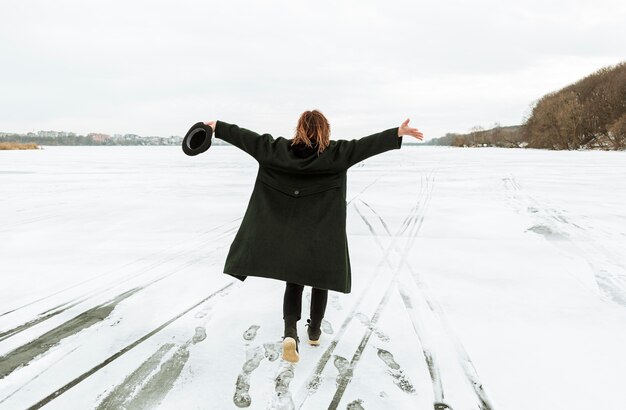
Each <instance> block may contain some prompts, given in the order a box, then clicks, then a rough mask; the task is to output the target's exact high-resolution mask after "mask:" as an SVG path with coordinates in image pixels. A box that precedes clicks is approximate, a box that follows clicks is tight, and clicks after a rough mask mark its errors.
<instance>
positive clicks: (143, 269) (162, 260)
mask: <svg viewBox="0 0 626 410" xmlns="http://www.w3.org/2000/svg"><path fill="white" fill-rule="evenodd" d="M240 219H242V217H239V218H236V219H233V220H231V221H228V222H225V223H223V224H221V225H218V226H215V227H213V228H211V229H209V230H208V231H205V232H203V233H201V234H200V235H199V236H198V237H199V238H201V237H203V236H204V235H207V234H209V233H211V232H213V231H215V230H217V229H219V228H222V227H223V226H225V225H229V224H232V223H235V222H236V221H238V220H240ZM236 229H237V227H231V228H228V229H226V230H225V231H223V232H220V233H218V234H217V236H216V237H215V238H211V239H209V241H207V242H203V243H201V244H199V245H196V246H192V247H190V246H188V242H185V243H182V244H181V245H179V246H178V247H179V248H182V249H183V250H182V251H177V252H178V253H176V254H174V255H169V256H167V257H165V258H163V256H162V255H163V253H164V251H163V250H159V251H157V252H154V253H152V254H150V255H146V256H142V257H140V258H137V259H135V260H134V261H131V262H128V263H126V264H124V265H122V266H119V267H116V268H113V269H110V270H108V271H106V272H103V273H101V274H99V275H96V276H93V277H90V278H89V279H85V280H83V281H80V282H77V283H75V284H73V285H71V286H68V287H65V288H63V289H60V290H58V291H56V292H53V293H50V294H48V295H46V296H42V297H40V298H37V299H35V300H33V301H31V302H28V303H25V304H23V305H20V306H17V307H14V308H12V309H10V310H7V311H5V312H3V313H0V317H2V316H5V315H8V314H10V313H13V312H16V311H18V310H20V309H23V308H25V307H28V306H31V305H33V304H35V303H38V302H41V301H43V300H46V299H49V298H51V297H53V296H56V295H59V294H61V293H63V292H66V291H68V290H71V289H74V288H77V287H79V286H81V285H84V284H86V283H89V282H93V281H95V280H97V279H100V278H102V277H108V276H110V275H111V273H113V272H116V271H123V270H124V268H127V267H129V266H132V265H135V264H137V263H141V262H144V261H146V260H154V259H158V260H157V261H155V262H153V263H152V264H151V265H148V266H147V267H146V266H142V267H141V268H140V269H139V270H138V271H137V272H135V274H134V275H133V276H132V277H127V278H128V279H132V278H135V277H137V276H140V275H142V274H143V273H146V272H147V271H149V270H151V269H152V268H154V267H156V266H159V265H162V264H164V263H166V262H169V261H171V260H174V259H176V258H179V257H181V256H184V255H186V254H188V253H190V252H193V251H195V250H197V249H201V248H202V247H204V246H206V244H207V243H211V242H214V241H216V240H218V239H222V238H224V237H226V236H228V235H229V234H230V233H232V232H233V231H234V230H236ZM197 240H198V239H196V240H194V241H193V243H195V242H197ZM116 280H118V278H114V281H116ZM125 280H126V278H125ZM105 286H106V285H105ZM90 292H100V289H97V290H92V291H89V292H87V293H86V294H89V293H90ZM84 296H85V295H82V296H79V297H78V298H74V299H72V300H70V301H69V302H65V303H71V302H73V301H75V300H77V299H79V298H80V297H84ZM59 306H63V305H59ZM54 309H56V308H54ZM44 313H45V312H44ZM44 313H42V314H44Z"/></svg>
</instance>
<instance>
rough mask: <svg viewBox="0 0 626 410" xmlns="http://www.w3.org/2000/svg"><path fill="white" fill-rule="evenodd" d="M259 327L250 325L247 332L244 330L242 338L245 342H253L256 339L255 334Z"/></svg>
mask: <svg viewBox="0 0 626 410" xmlns="http://www.w3.org/2000/svg"><path fill="white" fill-rule="evenodd" d="M260 327H261V326H259V325H252V326H250V327H249V328H248V330H246V331H245V332H243V338H244V339H245V340H248V341H250V340H253V339H254V338H255V337H256V332H257V330H259V328H260Z"/></svg>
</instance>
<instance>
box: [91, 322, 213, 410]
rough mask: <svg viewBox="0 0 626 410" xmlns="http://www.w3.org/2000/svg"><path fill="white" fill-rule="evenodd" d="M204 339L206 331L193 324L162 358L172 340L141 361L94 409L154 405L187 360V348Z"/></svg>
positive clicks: (171, 383)
mask: <svg viewBox="0 0 626 410" xmlns="http://www.w3.org/2000/svg"><path fill="white" fill-rule="evenodd" d="M204 339H206V330H205V328H204V327H202V326H198V327H196V330H195V334H194V335H193V337H192V338H191V339H189V340H187V341H186V342H185V343H183V344H182V345H181V346H179V347H178V349H176V350H174V353H173V354H172V355H171V356H170V357H169V358H168V359H166V360H163V358H164V356H165V355H166V354H167V353H168V352H169V351H170V350H172V348H173V347H174V346H175V345H174V343H166V344H164V345H162V346H161V347H160V348H159V349H158V350H157V351H156V352H155V353H153V354H152V356H150V357H149V358H148V360H146V361H145V362H144V363H142V364H141V365H140V366H139V367H138V368H137V369H136V370H135V371H133V372H132V373H131V374H130V375H129V376H128V377H126V378H125V379H124V381H123V382H122V383H121V384H119V385H117V386H116V387H115V389H113V391H111V393H109V394H108V395H107V396H106V397H105V398H104V399H103V400H102V401H101V402H100V404H99V405H98V407H97V410H109V409H110V410H117V409H120V408H124V409H126V410H132V409H137V410H140V409H146V408H155V407H157V406H158V405H159V404H161V402H162V401H163V399H164V398H165V396H167V394H168V393H169V391H170V390H171V389H172V387H173V385H174V382H176V380H177V379H178V377H179V376H180V374H181V372H182V370H183V368H184V367H185V365H186V364H187V361H188V360H189V347H190V346H191V345H195V344H196V343H199V342H202V341H203V340H204Z"/></svg>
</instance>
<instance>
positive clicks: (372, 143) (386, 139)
mask: <svg viewBox="0 0 626 410" xmlns="http://www.w3.org/2000/svg"><path fill="white" fill-rule="evenodd" d="M403 135H411V136H413V137H415V138H417V139H419V140H422V139H423V138H424V136H423V135H422V133H421V132H420V131H419V130H418V129H417V128H411V127H409V119H408V118H407V120H406V121H404V122H403V123H402V125H400V127H394V128H389V129H387V130H385V131H382V132H378V133H376V134H372V135H368V136H366V137H363V138H361V139H353V140H349V141H346V140H339V141H338V149H337V156H338V158H339V159H340V160H342V161H344V163H345V165H346V168H350V167H351V166H353V165H355V164H357V163H359V162H361V161H363V160H364V159H367V158H369V157H372V156H374V155H378V154H382V153H383V152H386V151H389V150H392V149H399V148H400V147H402V136H403Z"/></svg>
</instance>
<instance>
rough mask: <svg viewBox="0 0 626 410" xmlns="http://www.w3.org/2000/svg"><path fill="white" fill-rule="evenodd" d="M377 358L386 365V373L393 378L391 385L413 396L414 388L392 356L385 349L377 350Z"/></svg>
mask: <svg viewBox="0 0 626 410" xmlns="http://www.w3.org/2000/svg"><path fill="white" fill-rule="evenodd" d="M378 357H379V358H380V360H382V361H383V363H385V364H386V365H387V367H388V368H389V369H388V372H389V374H390V375H391V377H393V383H394V384H395V385H396V386H398V387H399V388H400V389H401V390H402V391H403V392H405V393H409V394H415V388H414V387H413V385H412V384H411V382H410V381H409V379H408V377H407V376H406V375H405V374H404V372H403V371H402V369H400V365H399V364H398V363H397V362H396V360H395V359H394V357H393V354H392V353H391V352H389V351H387V350H385V349H380V348H379V349H378Z"/></svg>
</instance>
